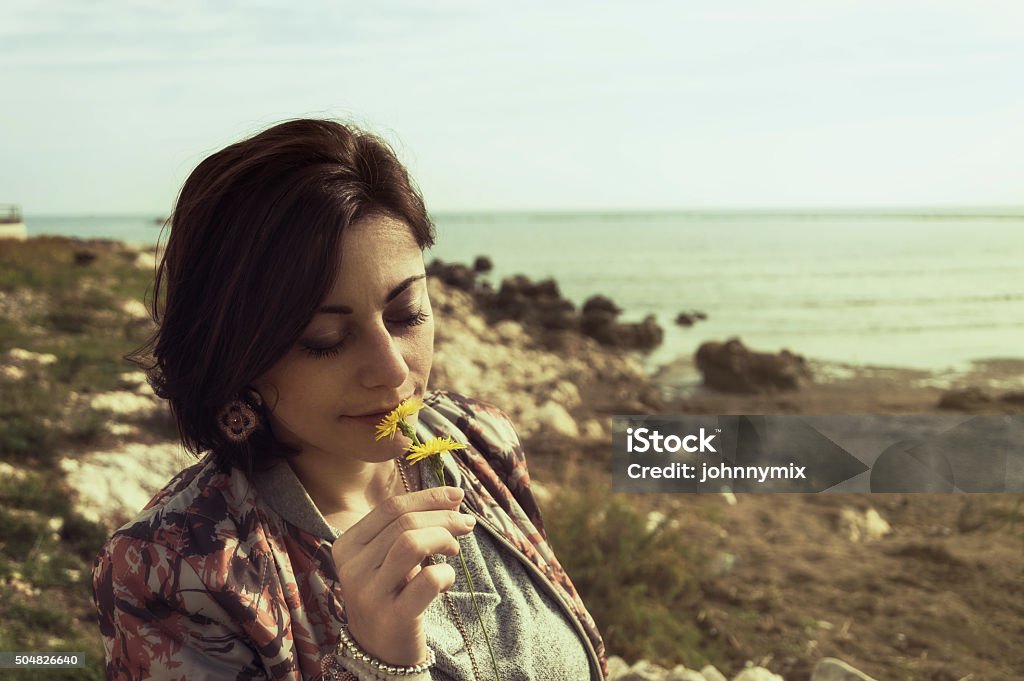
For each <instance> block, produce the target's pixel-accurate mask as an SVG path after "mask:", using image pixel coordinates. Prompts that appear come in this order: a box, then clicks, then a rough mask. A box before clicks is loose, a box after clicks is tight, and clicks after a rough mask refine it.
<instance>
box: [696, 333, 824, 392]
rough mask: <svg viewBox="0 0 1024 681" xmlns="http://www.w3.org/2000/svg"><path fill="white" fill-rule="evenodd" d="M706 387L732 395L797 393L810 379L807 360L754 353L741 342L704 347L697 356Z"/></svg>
mask: <svg viewBox="0 0 1024 681" xmlns="http://www.w3.org/2000/svg"><path fill="white" fill-rule="evenodd" d="M695 363H696V365H697V369H698V370H699V371H700V372H701V374H702V375H703V377H704V385H706V386H707V387H709V388H712V389H714V390H720V391H722V392H730V393H761V392H774V391H780V390H797V389H799V388H800V386H801V385H803V384H804V383H806V382H808V381H809V380H810V379H811V372H810V369H809V368H808V367H807V362H806V360H805V359H804V358H803V357H802V356H800V355H795V354H793V353H791V352H790V351H789V350H783V351H782V352H779V353H777V354H772V353H767V352H754V351H752V350H749V349H747V347H746V346H745V345H743V343H742V342H741V341H740V340H739V339H738V338H731V339H729V340H728V341H726V342H724V343H721V342H718V341H710V342H707V343H703V344H702V345H701V346H700V347H699V348H698V349H697V354H696V356H695Z"/></svg>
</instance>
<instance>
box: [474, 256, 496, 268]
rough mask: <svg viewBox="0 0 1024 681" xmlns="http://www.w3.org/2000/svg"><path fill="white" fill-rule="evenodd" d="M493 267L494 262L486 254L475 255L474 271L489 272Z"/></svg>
mask: <svg viewBox="0 0 1024 681" xmlns="http://www.w3.org/2000/svg"><path fill="white" fill-rule="evenodd" d="M493 269H494V263H493V262H491V259H490V258H488V257H487V256H486V255H478V256H476V260H474V261H473V271H474V272H490V271H491V270H493Z"/></svg>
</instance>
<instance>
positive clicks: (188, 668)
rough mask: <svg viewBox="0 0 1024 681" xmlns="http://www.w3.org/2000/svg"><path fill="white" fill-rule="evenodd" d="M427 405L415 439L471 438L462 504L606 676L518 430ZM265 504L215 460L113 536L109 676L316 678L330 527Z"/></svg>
mask: <svg viewBox="0 0 1024 681" xmlns="http://www.w3.org/2000/svg"><path fill="white" fill-rule="evenodd" d="M424 402H425V404H426V407H425V408H424V409H423V410H422V411H421V412H420V414H419V425H418V429H419V430H420V436H421V438H422V437H424V436H426V437H433V436H437V435H448V436H450V437H453V438H454V439H456V440H458V441H460V442H463V443H465V444H467V445H468V447H467V449H465V450H461V451H459V452H457V455H456V456H454V457H451V458H450V459H449V460H448V461H447V462H446V465H457V466H458V467H459V471H460V472H461V473H462V478H463V480H464V483H463V485H464V487H465V488H466V495H465V500H464V504H465V505H466V506H468V507H469V509H470V510H472V511H473V512H474V513H475V514H476V515H477V516H478V518H480V519H481V521H482V522H480V524H481V526H482V527H484V528H486V529H488V530H489V531H490V532H491V533H492V534H493V535H494V536H495V538H496V539H497V540H499V541H501V542H503V543H504V544H505V545H506V546H507V547H510V548H512V549H513V550H514V553H515V554H516V555H517V556H518V557H519V558H520V560H521V561H522V562H523V564H524V566H525V567H526V568H527V569H528V570H529V571H530V572H531V573H532V574H533V575H534V576H535V577H538V578H539V579H538V581H539V582H540V583H541V584H543V585H545V587H546V588H547V590H548V592H549V593H550V594H551V595H552V596H553V597H554V600H555V602H557V603H559V604H560V605H561V607H562V608H563V610H564V611H565V613H566V614H567V615H568V616H569V617H568V619H569V620H570V621H571V622H572V623H573V624H574V625H576V629H577V632H578V633H579V634H580V638H581V640H582V641H583V643H584V645H585V648H586V650H587V655H588V658H589V659H590V663H591V665H590V666H591V678H593V679H604V678H605V677H606V676H607V674H608V667H607V660H606V658H605V650H604V642H603V641H602V639H601V635H600V632H599V631H598V629H597V626H596V625H595V623H594V620H593V619H592V618H591V616H590V614H589V613H588V612H587V610H586V607H585V606H584V604H583V602H582V601H581V600H580V597H579V595H578V594H577V593H576V589H575V588H574V587H573V584H572V582H571V581H570V580H569V577H568V576H567V575H566V574H565V571H564V570H563V569H562V567H561V566H560V565H559V563H558V559H557V558H556V557H555V554H554V552H553V551H552V550H551V547H550V546H549V545H548V542H547V535H546V533H545V531H544V526H543V523H542V520H541V515H540V511H539V509H538V507H537V502H536V500H535V499H534V496H533V493H532V492H531V490H530V475H529V472H528V471H527V467H526V459H525V456H524V453H523V449H522V446H521V444H520V442H519V437H518V435H517V434H516V432H515V430H514V428H513V426H512V424H511V423H510V422H509V420H508V418H507V417H506V416H505V415H504V414H503V413H502V412H501V411H500V410H498V409H497V408H496V407H494V406H492V405H489V404H486V403H484V402H480V401H477V400H473V399H470V398H468V397H464V396H462V395H458V394H455V393H451V392H446V391H434V392H431V393H429V394H428V395H427V397H426V398H425V400H424ZM264 501H265V499H264V498H263V497H262V496H261V494H260V492H259V488H258V486H257V485H254V484H253V481H252V480H251V479H249V478H248V477H247V476H246V475H245V474H244V473H242V472H241V471H239V470H238V469H235V468H233V469H231V471H230V472H224V471H222V470H220V469H218V467H217V466H216V464H215V463H214V462H213V459H212V457H210V456H207V457H206V458H204V459H203V460H202V461H200V462H198V463H197V464H195V465H193V466H191V467H189V468H186V469H185V470H183V471H182V472H181V473H179V474H178V475H177V476H175V477H174V478H173V479H172V480H171V481H170V482H169V483H168V484H167V486H166V487H164V489H162V490H161V491H160V492H158V493H157V495H156V496H155V497H154V498H153V499H152V500H151V501H150V502H149V504H147V505H146V508H145V509H144V510H143V511H142V513H141V514H140V515H139V516H138V517H137V518H136V519H135V520H133V521H131V522H129V523H127V524H126V525H124V526H123V527H121V528H120V529H119V530H117V531H116V532H115V533H114V535H113V536H112V537H111V538H110V539H109V540H108V541H107V543H106V544H105V545H104V547H103V549H102V550H101V551H100V553H99V555H98V556H97V557H96V561H95V565H94V567H93V574H92V578H93V593H94V598H95V600H96V606H97V609H98V611H99V621H100V632H101V634H102V636H103V643H104V647H105V653H106V661H107V665H106V673H107V678H108V679H187V680H189V681H194V680H200V679H237V680H239V681H241V680H248V679H274V680H282V681H285V680H287V681H300V680H304V679H317V678H319V676H320V663H321V660H322V658H323V657H324V656H325V655H328V654H330V653H331V652H332V651H333V650H334V648H335V647H336V642H337V640H338V631H339V625H340V623H341V622H343V621H345V608H344V604H343V603H342V601H341V600H340V598H339V597H338V593H339V592H338V589H337V587H338V578H337V573H336V572H335V569H334V561H333V558H332V556H331V543H332V541H333V539H334V535H333V533H332V532H331V531H330V530H329V529H328V528H327V527H314V528H312V529H313V531H310V529H308V528H309V524H308V523H304V524H305V525H306V526H307V529H303V528H302V527H299V526H298V525H297V524H295V523H293V522H290V521H289V520H287V519H286V518H284V517H282V515H281V514H279V513H277V512H276V511H275V510H274V508H273V507H271V506H270V505H269V504H267V503H264ZM317 515H318V514H317ZM321 525H326V523H323V522H322V518H321Z"/></svg>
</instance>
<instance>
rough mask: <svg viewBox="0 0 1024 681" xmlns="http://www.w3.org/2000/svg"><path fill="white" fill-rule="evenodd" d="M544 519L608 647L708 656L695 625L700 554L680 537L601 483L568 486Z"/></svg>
mask: <svg viewBox="0 0 1024 681" xmlns="http://www.w3.org/2000/svg"><path fill="white" fill-rule="evenodd" d="M548 506H549V507H548V508H547V509H546V511H545V515H544V518H545V526H546V528H547V531H548V534H549V539H550V541H551V545H552V547H553V548H554V549H555V551H556V553H557V555H558V556H559V560H560V561H561V562H562V566H563V567H564V568H565V570H566V572H567V573H568V574H569V576H570V578H571V579H572V581H573V584H575V586H576V588H577V589H578V590H579V592H580V596H581V598H583V600H584V602H585V603H586V604H587V609H588V610H589V611H590V613H591V614H592V615H593V616H594V619H595V621H596V622H597V624H598V627H599V628H600V630H601V633H602V636H603V637H604V640H605V644H606V646H607V648H608V651H609V653H610V654H615V655H620V656H622V657H624V658H625V659H627V660H637V659H641V658H643V659H648V660H651V661H653V662H655V663H657V664H661V665H666V666H669V667H671V666H673V665H675V664H679V663H683V664H686V665H687V666H691V667H700V666H701V665H703V664H707V663H709V662H710V660H709V659H708V657H707V654H708V653H709V652H710V651H708V650H706V649H704V648H702V646H701V634H700V630H699V629H698V628H697V626H696V624H695V615H696V613H697V610H698V607H697V606H698V602H699V594H700V586H699V582H698V573H697V570H698V566H699V565H700V564H701V557H700V555H699V553H698V551H697V550H696V548H695V547H694V546H692V545H691V544H690V543H689V542H688V541H687V540H686V538H685V537H684V536H682V535H680V534H678V533H677V532H675V531H674V530H673V529H671V528H670V527H669V526H668V525H667V524H666V523H662V524H660V525H658V526H655V527H653V528H651V529H648V527H647V519H646V517H645V516H644V515H642V514H641V513H639V512H637V511H636V510H634V509H633V508H631V507H630V506H629V505H628V504H627V503H626V502H624V501H623V500H621V499H619V498H617V497H614V496H612V495H610V494H608V490H607V488H606V485H605V486H602V485H601V484H591V485H589V486H588V487H586V488H584V489H581V490H578V491H577V490H566V491H564V492H562V493H560V494H559V495H557V496H556V498H555V499H554V500H553V501H552V502H551V503H550V504H549V505H548Z"/></svg>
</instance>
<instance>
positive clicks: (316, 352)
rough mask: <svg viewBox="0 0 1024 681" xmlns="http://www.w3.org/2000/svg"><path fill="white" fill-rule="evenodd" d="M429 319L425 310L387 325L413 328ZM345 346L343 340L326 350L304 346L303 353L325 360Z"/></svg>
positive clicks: (389, 322)
mask: <svg viewBox="0 0 1024 681" xmlns="http://www.w3.org/2000/svg"><path fill="white" fill-rule="evenodd" d="M428 319H430V314H429V313H427V312H424V311H423V310H419V311H417V312H416V313H415V314H412V315H410V316H408V317H404V318H402V319H396V320H392V321H388V322H387V323H388V324H390V325H397V326H399V327H402V328H410V327H413V326H419V325H420V324H422V323H424V322H425V321H427V320H428ZM344 345H345V339H344V338H342V339H341V341H339V342H338V343H337V344H336V345H331V346H329V347H326V348H318V347H313V346H309V345H303V346H302V351H303V352H305V353H306V354H307V355H309V356H310V357H315V358H317V359H321V358H324V357H333V356H335V355H337V354H338V353H340V352H341V351H342V348H343V347H344Z"/></svg>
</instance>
